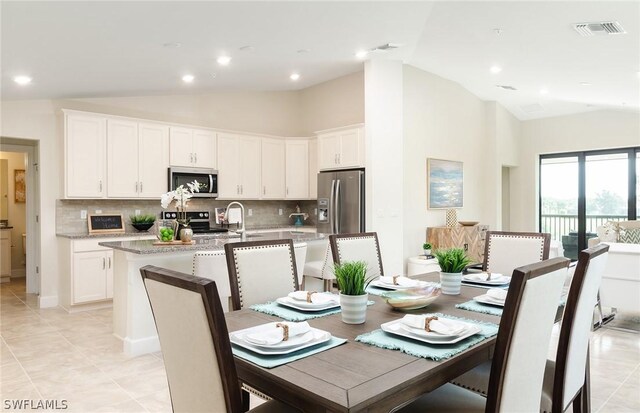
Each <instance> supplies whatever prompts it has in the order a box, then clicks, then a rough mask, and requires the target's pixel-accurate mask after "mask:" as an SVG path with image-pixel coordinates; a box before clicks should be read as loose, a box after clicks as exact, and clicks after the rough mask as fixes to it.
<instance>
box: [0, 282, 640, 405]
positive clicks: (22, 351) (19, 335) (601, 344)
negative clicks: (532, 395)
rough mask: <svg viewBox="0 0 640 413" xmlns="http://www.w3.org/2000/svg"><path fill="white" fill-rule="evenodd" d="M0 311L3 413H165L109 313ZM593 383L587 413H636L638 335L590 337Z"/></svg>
mask: <svg viewBox="0 0 640 413" xmlns="http://www.w3.org/2000/svg"><path fill="white" fill-rule="evenodd" d="M0 306H1V309H0V311H1V312H0V336H1V341H0V399H2V409H3V410H11V409H5V407H6V406H5V403H6V402H5V401H6V400H7V399H32V400H44V399H53V400H63V399H64V400H67V402H68V406H69V408H68V409H67V410H66V411H71V412H84V413H88V412H170V411H171V405H170V400H169V390H168V387H167V380H166V375H165V372H164V366H163V362H162V356H161V354H159V353H157V354H148V355H144V356H139V357H135V358H129V357H127V356H125V355H124V354H123V353H122V351H121V343H120V341H119V340H117V339H116V338H114V337H113V336H112V335H111V310H109V309H105V310H93V311H86V312H82V313H75V314H69V313H67V312H66V311H64V310H63V309H60V308H56V309H38V308H37V305H36V300H35V297H34V296H33V295H31V294H26V293H25V284H24V281H18V282H15V281H14V282H11V283H6V284H2V285H0ZM552 353H553V351H550V354H552ZM591 375H592V411H593V412H601V413H611V412H615V413H624V412H640V335H639V334H633V333H627V332H620V331H616V330H611V329H600V330H598V331H596V332H594V333H593V338H592V340H591ZM255 402H256V401H255V400H253V401H252V405H253V403H255ZM21 411H24V410H21Z"/></svg>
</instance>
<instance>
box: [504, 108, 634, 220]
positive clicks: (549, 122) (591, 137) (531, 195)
mask: <svg viewBox="0 0 640 413" xmlns="http://www.w3.org/2000/svg"><path fill="white" fill-rule="evenodd" d="M630 146H640V113H638V112H632V111H612V110H606V111H605V110H603V111H596V112H588V113H581V114H576V115H569V116H560V117H555V118H546V119H537V120H529V121H524V122H522V139H521V145H520V150H519V167H518V168H514V169H513V171H512V172H513V173H512V176H511V219H510V221H511V229H512V230H514V231H537V230H538V224H537V219H538V218H537V217H538V156H539V155H540V154H545V153H560V152H570V151H582V150H593V149H607V148H622V147H630Z"/></svg>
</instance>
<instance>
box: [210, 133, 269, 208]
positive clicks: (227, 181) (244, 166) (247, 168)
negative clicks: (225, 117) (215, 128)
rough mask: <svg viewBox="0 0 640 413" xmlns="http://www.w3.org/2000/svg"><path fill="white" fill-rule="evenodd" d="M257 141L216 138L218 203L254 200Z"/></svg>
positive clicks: (258, 158)
mask: <svg viewBox="0 0 640 413" xmlns="http://www.w3.org/2000/svg"><path fill="white" fill-rule="evenodd" d="M260 147H261V145H260V138H258V137H253V136H242V135H233V134H226V133H224V134H223V133H220V134H218V196H219V198H222V199H258V198H259V197H260V194H261V190H260V172H261V167H260V164H261V153H260Z"/></svg>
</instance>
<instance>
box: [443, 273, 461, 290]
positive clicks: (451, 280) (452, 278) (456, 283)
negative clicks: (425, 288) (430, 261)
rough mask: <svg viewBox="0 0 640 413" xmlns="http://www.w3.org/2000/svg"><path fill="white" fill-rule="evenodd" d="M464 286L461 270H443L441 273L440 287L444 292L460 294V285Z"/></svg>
mask: <svg viewBox="0 0 640 413" xmlns="http://www.w3.org/2000/svg"><path fill="white" fill-rule="evenodd" d="M461 286H462V273H461V272H455V273H451V272H441V273H440V287H441V290H442V294H446V295H458V294H460V287H461Z"/></svg>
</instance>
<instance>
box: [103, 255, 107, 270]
mask: <svg viewBox="0 0 640 413" xmlns="http://www.w3.org/2000/svg"><path fill="white" fill-rule="evenodd" d="M106 268H107V260H106V259H105V258H102V269H103V270H104V269H106Z"/></svg>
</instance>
